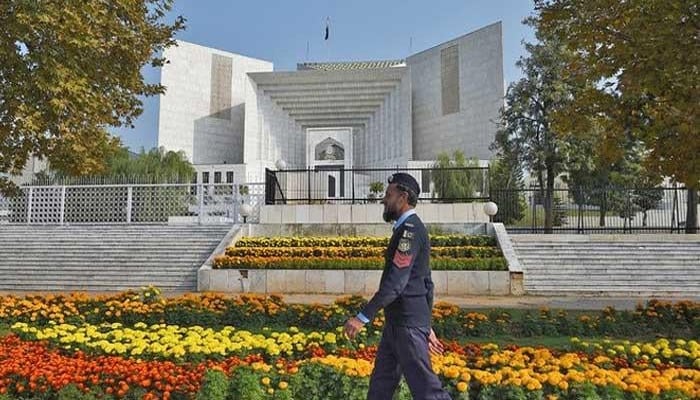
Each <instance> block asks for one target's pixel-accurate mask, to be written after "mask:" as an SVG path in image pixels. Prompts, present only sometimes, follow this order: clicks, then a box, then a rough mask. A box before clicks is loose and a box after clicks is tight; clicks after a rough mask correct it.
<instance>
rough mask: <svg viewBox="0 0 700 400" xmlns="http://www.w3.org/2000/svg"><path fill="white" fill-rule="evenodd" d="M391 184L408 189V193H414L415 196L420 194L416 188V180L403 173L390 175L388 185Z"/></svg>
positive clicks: (417, 187) (418, 188)
mask: <svg viewBox="0 0 700 400" xmlns="http://www.w3.org/2000/svg"><path fill="white" fill-rule="evenodd" d="M392 183H395V184H397V185H401V186H403V187H404V188H405V189H409V190H410V191H412V192H413V193H415V195H416V196H418V195H419V194H420V187H419V186H418V182H417V181H416V179H415V178H414V177H412V176H411V175H409V174H407V173H405V172H397V173H395V174H393V175H391V176H390V177H389V184H392Z"/></svg>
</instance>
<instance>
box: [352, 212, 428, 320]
mask: <svg viewBox="0 0 700 400" xmlns="http://www.w3.org/2000/svg"><path fill="white" fill-rule="evenodd" d="M411 211H413V210H411ZM406 214H408V215H406ZM404 216H405V218H404ZM429 259H430V240H429V237H428V232H427V230H426V228H425V226H424V225H423V222H422V221H421V220H420V218H419V217H418V215H416V214H415V212H407V213H405V214H404V215H402V216H401V218H399V220H398V221H397V223H396V225H395V226H394V233H393V234H392V236H391V240H390V241H389V246H388V247H387V250H386V254H385V265H384V271H383V272H382V277H381V280H380V283H379V290H378V291H377V293H375V295H374V296H373V297H372V299H371V300H370V301H369V303H367V305H366V306H365V307H364V308H363V309H362V312H361V313H360V314H358V318H359V319H360V320H362V321H363V322H365V323H367V322H369V321H371V320H372V319H374V317H375V316H376V314H377V312H379V310H381V309H382V308H383V309H384V313H385V315H386V319H387V321H388V322H389V323H391V324H393V325H397V326H413V327H416V326H423V327H427V326H430V320H431V315H432V306H433V282H432V279H431V278H430V265H429ZM363 318H364V319H363Z"/></svg>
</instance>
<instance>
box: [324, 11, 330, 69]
mask: <svg viewBox="0 0 700 400" xmlns="http://www.w3.org/2000/svg"><path fill="white" fill-rule="evenodd" d="M330 34H331V17H326V35H325V38H324V42H325V47H326V61H327V62H328V61H330V52H329V48H330V46H329V43H328V39H329V38H330Z"/></svg>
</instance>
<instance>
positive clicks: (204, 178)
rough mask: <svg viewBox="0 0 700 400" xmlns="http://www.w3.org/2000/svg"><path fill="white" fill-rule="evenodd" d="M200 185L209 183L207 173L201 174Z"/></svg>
mask: <svg viewBox="0 0 700 400" xmlns="http://www.w3.org/2000/svg"><path fill="white" fill-rule="evenodd" d="M202 183H209V172H202Z"/></svg>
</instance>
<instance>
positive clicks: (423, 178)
mask: <svg viewBox="0 0 700 400" xmlns="http://www.w3.org/2000/svg"><path fill="white" fill-rule="evenodd" d="M420 191H421V193H429V192H430V170H429V169H424V170H422V171H421V174H420Z"/></svg>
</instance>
